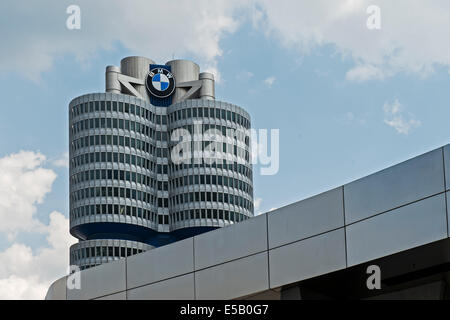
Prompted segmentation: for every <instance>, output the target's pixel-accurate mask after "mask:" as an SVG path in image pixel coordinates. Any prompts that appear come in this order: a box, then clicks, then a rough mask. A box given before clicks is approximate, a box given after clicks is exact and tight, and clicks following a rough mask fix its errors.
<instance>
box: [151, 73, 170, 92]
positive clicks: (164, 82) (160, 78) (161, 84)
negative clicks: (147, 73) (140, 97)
mask: <svg viewBox="0 0 450 320" xmlns="http://www.w3.org/2000/svg"><path fill="white" fill-rule="evenodd" d="M169 84H170V81H169V78H167V76H166V75H165V74H163V73H158V74H155V75H154V76H153V78H152V85H153V87H154V88H155V89H156V90H158V91H166V90H167V88H169Z"/></svg>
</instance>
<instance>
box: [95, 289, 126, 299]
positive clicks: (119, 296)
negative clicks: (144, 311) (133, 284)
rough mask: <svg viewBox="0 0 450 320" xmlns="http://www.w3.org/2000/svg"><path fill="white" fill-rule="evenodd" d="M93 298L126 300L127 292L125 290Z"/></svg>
mask: <svg viewBox="0 0 450 320" xmlns="http://www.w3.org/2000/svg"><path fill="white" fill-rule="evenodd" d="M94 300H127V293H126V292H125V291H122V292H119V293H114V294H110V295H108V296H103V297H100V298H97V299H94Z"/></svg>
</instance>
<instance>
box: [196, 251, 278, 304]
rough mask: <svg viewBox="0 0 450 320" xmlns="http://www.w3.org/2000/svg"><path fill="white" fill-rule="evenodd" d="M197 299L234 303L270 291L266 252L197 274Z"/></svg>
mask: <svg viewBox="0 0 450 320" xmlns="http://www.w3.org/2000/svg"><path fill="white" fill-rule="evenodd" d="M195 288H196V293H197V299H200V300H201V299H205V300H209V299H233V298H237V297H242V296H246V295H249V294H252V293H256V292H260V291H264V290H267V289H269V282H268V266H267V252H264V253H258V254H256V255H253V256H250V257H246V258H242V259H239V260H235V261H231V262H227V263H224V264H221V265H218V266H214V267H211V268H208V269H203V270H200V271H197V272H195Z"/></svg>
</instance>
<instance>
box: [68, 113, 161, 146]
mask: <svg viewBox="0 0 450 320" xmlns="http://www.w3.org/2000/svg"><path fill="white" fill-rule="evenodd" d="M89 129H122V130H126V131H130V132H134V133H140V134H144V135H146V136H147V137H149V138H152V139H153V140H157V141H167V131H161V130H155V129H153V128H151V127H149V126H147V125H145V124H142V123H139V122H136V121H133V120H124V119H117V118H95V119H85V120H81V121H78V122H75V123H74V124H73V125H72V134H77V133H80V132H82V131H84V130H89Z"/></svg>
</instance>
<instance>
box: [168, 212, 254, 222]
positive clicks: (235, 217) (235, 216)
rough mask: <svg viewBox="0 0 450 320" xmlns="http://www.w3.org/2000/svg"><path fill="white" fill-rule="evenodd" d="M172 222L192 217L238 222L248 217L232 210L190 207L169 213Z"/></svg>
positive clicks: (191, 218) (187, 219)
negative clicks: (190, 208)
mask: <svg viewBox="0 0 450 320" xmlns="http://www.w3.org/2000/svg"><path fill="white" fill-rule="evenodd" d="M170 218H171V221H172V223H174V222H183V221H189V220H193V219H212V220H215V221H217V220H225V221H231V222H240V221H244V220H247V219H248V218H249V217H248V216H246V215H244V214H240V213H237V212H233V211H226V210H217V209H192V210H184V211H178V212H174V213H172V214H171V215H170Z"/></svg>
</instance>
